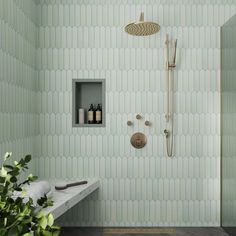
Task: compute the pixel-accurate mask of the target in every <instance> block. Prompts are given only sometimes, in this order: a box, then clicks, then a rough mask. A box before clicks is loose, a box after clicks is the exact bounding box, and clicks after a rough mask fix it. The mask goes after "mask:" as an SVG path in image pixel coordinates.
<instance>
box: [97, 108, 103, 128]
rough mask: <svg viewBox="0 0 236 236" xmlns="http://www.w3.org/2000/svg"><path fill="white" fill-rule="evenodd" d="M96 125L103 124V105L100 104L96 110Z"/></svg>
mask: <svg viewBox="0 0 236 236" xmlns="http://www.w3.org/2000/svg"><path fill="white" fill-rule="evenodd" d="M96 123H97V124H101V123H102V108H101V104H98V106H97V109H96Z"/></svg>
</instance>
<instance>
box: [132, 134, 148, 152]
mask: <svg viewBox="0 0 236 236" xmlns="http://www.w3.org/2000/svg"><path fill="white" fill-rule="evenodd" d="M130 142H131V144H132V146H133V147H134V148H137V149H140V148H143V147H144V146H145V145H146V144H147V138H146V136H145V134H143V133H135V134H133V135H132V137H131V139H130Z"/></svg>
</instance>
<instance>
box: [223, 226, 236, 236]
mask: <svg viewBox="0 0 236 236" xmlns="http://www.w3.org/2000/svg"><path fill="white" fill-rule="evenodd" d="M224 230H225V231H226V232H227V233H228V234H229V235H230V236H236V227H224Z"/></svg>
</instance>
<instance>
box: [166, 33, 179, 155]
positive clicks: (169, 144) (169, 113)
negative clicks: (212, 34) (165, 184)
mask: <svg viewBox="0 0 236 236" xmlns="http://www.w3.org/2000/svg"><path fill="white" fill-rule="evenodd" d="M172 42H173V41H172ZM170 43H171V41H169V39H168V35H166V37H165V64H164V65H165V69H166V113H165V119H166V122H167V123H169V122H170V130H168V129H165V130H164V134H165V137H166V150H167V155H168V156H169V157H172V154H173V153H172V151H173V127H174V126H173V122H174V117H173V90H174V85H173V84H174V80H173V78H172V71H173V69H174V68H175V67H176V64H175V61H176V47H177V39H175V40H174V44H173V47H174V51H173V57H172V60H169V44H170ZM170 61H171V62H170Z"/></svg>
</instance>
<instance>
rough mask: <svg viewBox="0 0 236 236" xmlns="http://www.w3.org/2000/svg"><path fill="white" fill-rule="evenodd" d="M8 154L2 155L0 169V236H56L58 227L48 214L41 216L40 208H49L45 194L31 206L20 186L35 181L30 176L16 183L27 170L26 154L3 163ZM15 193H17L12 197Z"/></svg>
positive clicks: (28, 160) (49, 204)
mask: <svg viewBox="0 0 236 236" xmlns="http://www.w3.org/2000/svg"><path fill="white" fill-rule="evenodd" d="M10 157H11V153H6V154H5V156H4V160H3V163H2V165H1V167H0V236H8V235H14V236H17V235H19V236H31V235H33V236H36V235H37V236H41V235H45V236H49V235H50V236H55V235H59V233H60V228H59V227H58V226H55V225H54V219H53V216H52V215H51V214H48V215H45V214H44V213H43V211H42V209H43V208H45V207H47V206H51V205H52V201H51V200H50V199H48V198H47V197H46V195H45V196H44V197H42V198H40V199H38V200H37V204H36V205H35V204H33V199H32V198H28V199H27V201H26V199H25V198H24V194H25V192H24V186H25V185H27V184H30V183H31V182H33V181H35V180H36V179H37V177H36V176H33V175H32V174H30V175H29V176H28V177H27V178H26V179H25V180H23V181H20V180H19V177H20V174H21V172H22V171H25V170H26V169H28V163H29V162H30V160H31V156H30V155H27V156H25V157H24V158H22V159H20V161H19V162H16V161H15V162H14V164H12V165H10V164H7V163H6V162H7V160H8V159H9V158H10ZM15 192H18V193H19V192H20V195H19V194H18V195H17V197H14V193H15Z"/></svg>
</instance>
